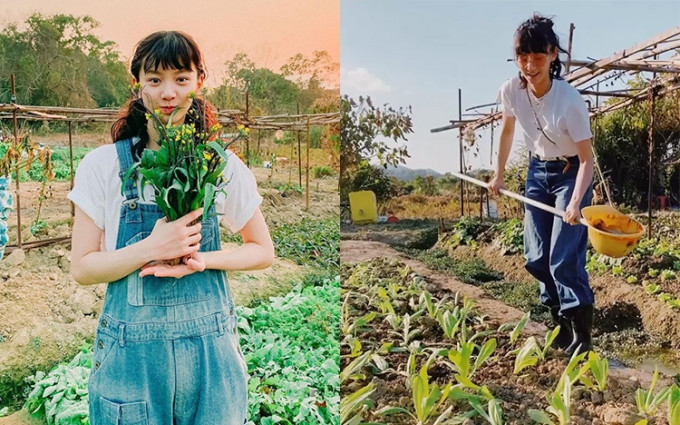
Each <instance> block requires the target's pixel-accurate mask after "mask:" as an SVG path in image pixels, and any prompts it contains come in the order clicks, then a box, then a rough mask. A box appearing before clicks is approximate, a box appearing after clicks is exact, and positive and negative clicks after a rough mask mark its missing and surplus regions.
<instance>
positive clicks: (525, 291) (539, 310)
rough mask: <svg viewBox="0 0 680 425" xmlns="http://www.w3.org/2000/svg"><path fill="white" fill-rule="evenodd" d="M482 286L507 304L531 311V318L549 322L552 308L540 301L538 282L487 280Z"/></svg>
mask: <svg viewBox="0 0 680 425" xmlns="http://www.w3.org/2000/svg"><path fill="white" fill-rule="evenodd" d="M481 288H482V289H483V290H484V291H485V292H486V293H488V294H489V295H491V296H493V297H494V298H497V299H499V300H501V301H503V302H504V303H505V304H507V305H509V306H512V307H515V308H517V309H519V310H522V311H529V312H531V320H533V321H536V322H543V323H548V322H549V321H550V320H551V319H550V309H548V307H546V306H544V305H543V304H541V303H540V302H539V288H538V282H536V281H534V282H532V283H524V282H486V283H483V284H482V285H481Z"/></svg>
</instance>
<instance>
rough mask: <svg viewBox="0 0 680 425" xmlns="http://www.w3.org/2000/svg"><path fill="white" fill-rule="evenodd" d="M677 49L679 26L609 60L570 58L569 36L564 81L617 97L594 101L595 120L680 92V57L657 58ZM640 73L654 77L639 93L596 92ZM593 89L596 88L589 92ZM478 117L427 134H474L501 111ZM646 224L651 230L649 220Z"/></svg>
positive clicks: (586, 90)
mask: <svg viewBox="0 0 680 425" xmlns="http://www.w3.org/2000/svg"><path fill="white" fill-rule="evenodd" d="M570 35H571V34H570ZM677 49H680V26H677V27H674V28H671V29H669V30H667V31H665V32H663V33H661V34H659V35H657V36H655V37H652V38H650V39H649V40H645V41H643V42H640V43H637V44H635V45H633V46H631V47H629V48H626V49H624V50H621V51H619V52H616V53H614V54H613V55H611V56H609V57H606V58H604V59H599V60H574V59H571V37H570V40H569V52H568V58H567V63H566V66H567V70H569V69H571V67H573V66H576V69H574V70H572V71H571V72H568V73H567V74H566V75H565V76H564V79H565V80H566V81H567V82H569V83H570V84H571V85H572V86H574V87H576V88H577V89H578V90H579V92H580V93H581V94H582V95H590V96H596V98H597V99H598V100H599V97H600V96H602V97H608V98H621V101H618V102H609V103H607V104H603V105H601V106H600V105H599V102H598V104H597V105H596V106H595V107H590V108H589V114H590V117H591V118H593V117H597V116H599V115H602V114H605V113H608V112H612V111H615V110H617V109H620V108H624V107H627V106H629V105H632V104H634V103H637V102H643V101H647V100H649V98H650V96H653V97H654V98H657V97H663V96H665V95H667V94H669V93H672V92H674V91H676V90H678V89H680V54H677V53H676V54H675V55H674V56H672V57H671V58H670V59H665V60H658V59H657V58H658V57H659V55H661V54H665V53H669V52H673V51H675V50H677ZM650 58H651V59H650ZM641 72H652V73H653V75H654V78H652V80H651V83H650V84H649V85H648V86H647V87H644V88H640V89H639V90H613V91H600V90H599V84H600V83H602V82H605V81H609V80H612V79H618V78H621V77H623V76H626V75H627V76H634V75H637V74H639V73H641ZM658 74H661V75H662V77H658V76H657V75H658ZM593 79H595V80H596V81H595V82H594V83H591V84H590V85H586V83H589V82H591V81H592V80H593ZM594 87H597V88H596V89H595V90H592V89H593V88H594ZM459 97H460V94H459ZM459 101H460V99H459ZM490 105H496V103H491V104H487V105H481V106H480V107H482V106H490ZM470 109H472V108H470ZM481 115H482V117H480V118H478V119H475V120H463V119H459V120H451V121H450V124H449V125H447V126H444V127H439V128H435V129H432V130H431V131H432V132H440V131H446V130H451V129H455V128H458V129H459V132H460V133H461V134H462V133H463V132H465V131H466V130H472V131H474V130H476V129H479V128H482V127H486V126H488V125H492V127H493V124H494V123H496V122H498V121H500V120H501V118H502V117H503V112H502V111H500V112H492V113H488V114H481ZM652 115H653V111H652ZM459 139H460V140H459V143H461V144H462V138H460V137H459ZM650 160H651V158H650ZM651 166H652V164H651V162H650V168H651ZM462 171H463V170H461V172H462ZM648 197H649V202H648V205H650V206H651V193H650V194H648ZM462 202H463V199H462V198H461V203H462ZM650 212H651V207H650ZM649 225H650V229H651V218H650V222H649Z"/></svg>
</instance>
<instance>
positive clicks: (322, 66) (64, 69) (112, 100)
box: [0, 14, 340, 115]
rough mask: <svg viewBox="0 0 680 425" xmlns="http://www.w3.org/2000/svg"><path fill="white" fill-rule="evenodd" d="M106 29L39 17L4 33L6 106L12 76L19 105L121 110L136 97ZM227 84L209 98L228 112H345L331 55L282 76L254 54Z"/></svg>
mask: <svg viewBox="0 0 680 425" xmlns="http://www.w3.org/2000/svg"><path fill="white" fill-rule="evenodd" d="M98 25H99V23H98V22H97V21H96V20H94V19H93V18H92V17H90V16H73V15H65V14H59V15H53V16H43V15H41V14H33V15H31V16H30V17H29V18H27V19H26V21H25V22H24V25H22V26H19V25H17V24H16V23H11V24H8V25H7V26H5V27H4V28H3V29H2V30H1V31H0V103H9V102H10V101H11V100H12V99H11V83H10V75H11V74H14V75H15V79H16V93H17V96H16V103H18V104H23V105H41V106H64V107H79V108H96V107H120V106H121V105H123V104H124V103H125V102H126V101H127V100H128V99H129V96H130V88H129V86H130V79H131V77H130V75H129V74H128V64H127V63H126V61H125V60H123V58H121V56H120V53H119V52H118V50H117V45H116V43H115V42H113V41H103V40H101V39H99V38H98V37H97V36H96V35H94V34H93V30H94V29H95V28H97V27H98ZM225 68H226V75H227V76H226V77H225V78H224V79H223V80H222V82H221V84H220V85H219V86H218V87H216V88H213V89H210V90H209V91H208V93H207V98H208V99H209V100H210V101H211V102H212V103H213V104H214V105H215V106H216V107H218V108H220V109H241V110H245V106H246V94H245V93H246V91H248V92H249V93H250V94H249V96H250V99H249V101H250V105H249V106H250V113H251V115H274V114H284V113H290V114H294V113H296V112H297V108H298V104H299V108H300V112H301V113H319V112H330V111H338V110H339V98H340V94H339V88H338V87H337V86H336V85H335V83H336V82H337V80H338V78H337V74H339V64H338V63H336V62H333V60H332V58H331V57H330V55H329V54H328V52H326V51H317V52H314V53H313V54H312V56H311V57H307V56H304V55H302V54H297V55H295V56H293V57H291V58H289V60H288V61H287V62H286V64H285V65H283V66H282V67H281V68H280V69H278V70H271V69H267V68H262V67H258V66H257V65H256V64H255V62H254V61H252V60H251V59H250V58H249V57H248V55H247V54H246V53H238V54H236V55H235V56H234V57H233V58H232V59H229V60H227V61H226V62H225Z"/></svg>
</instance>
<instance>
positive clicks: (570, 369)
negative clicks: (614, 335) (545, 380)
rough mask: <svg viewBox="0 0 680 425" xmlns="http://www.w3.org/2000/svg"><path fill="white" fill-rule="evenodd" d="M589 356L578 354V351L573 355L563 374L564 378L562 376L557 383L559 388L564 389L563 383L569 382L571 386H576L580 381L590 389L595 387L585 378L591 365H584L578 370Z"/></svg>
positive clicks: (585, 353)
mask: <svg viewBox="0 0 680 425" xmlns="http://www.w3.org/2000/svg"><path fill="white" fill-rule="evenodd" d="M587 354H588V353H587V352H584V353H581V354H578V351H574V354H572V355H571V358H570V359H569V363H567V367H566V368H565V369H564V371H563V372H562V376H560V380H559V381H558V382H557V387H558V388H561V387H562V385H563V381H565V380H566V381H568V382H569V385H574V384H575V383H576V381H578V380H579V379H580V380H581V382H583V383H584V384H585V385H586V386H588V387H589V388H592V387H593V383H592V382H590V380H588V379H587V378H586V377H585V374H586V373H587V372H588V369H589V368H590V364H589V363H584V364H583V366H581V367H580V368H578V365H579V364H580V363H581V362H582V361H583V360H584V359H585V358H586V355H587ZM588 384H590V385H588Z"/></svg>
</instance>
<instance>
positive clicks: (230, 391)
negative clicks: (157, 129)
mask: <svg viewBox="0 0 680 425" xmlns="http://www.w3.org/2000/svg"><path fill="white" fill-rule="evenodd" d="M131 147H132V141H131V140H126V141H120V142H117V143H116V148H117V151H118V158H119V162H120V168H121V171H120V176H121V178H122V176H123V175H124V174H125V172H126V171H127V169H128V168H129V167H130V166H131V165H132V163H133V160H132V155H131ZM124 195H125V198H126V199H125V201H124V203H123V205H122V207H121V214H120V227H119V230H118V239H117V242H116V249H120V248H123V247H125V246H127V245H131V244H133V243H135V242H139V241H140V240H142V239H144V238H145V237H147V236H148V235H149V234H150V233H151V230H152V229H153V227H154V224H155V223H156V220H158V219H159V218H161V217H163V213H161V211H160V209H159V208H158V207H157V206H156V205H155V204H142V203H139V202H138V198H139V196H138V191H137V184H136V183H133V182H132V181H128V182H127V183H126V184H125V188H124ZM204 217H205V218H204V221H203V223H202V230H201V234H202V239H201V251H202V252H203V251H215V250H219V249H220V237H219V227H218V222H217V217H216V216H215V214H214V213H212V214H210V213H209V214H205V215H204ZM138 274H139V270H137V271H134V272H132V273H131V274H129V275H128V276H127V277H124V278H122V279H120V280H117V281H115V282H112V283H109V285H108V287H107V291H106V299H105V302H104V307H103V309H102V313H101V317H100V320H99V325H98V328H97V336H96V340H95V346H94V363H93V365H92V372H91V374H90V381H89V385H88V391H89V399H90V423H91V424H92V425H194V424H196V425H203V424H206V425H208V424H210V425H212V424H225V425H236V424H239V425H240V424H243V423H245V422H246V408H247V368H246V363H245V360H244V358H243V354H242V352H241V350H240V347H239V340H238V333H237V330H236V316H235V313H234V303H233V300H232V298H231V293H230V290H229V286H228V284H227V280H226V274H225V272H223V271H220V270H205V271H204V272H202V273H193V274H191V275H188V276H185V277H183V278H181V279H175V278H157V277H154V276H145V277H143V278H140V277H139V275H138Z"/></svg>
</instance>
